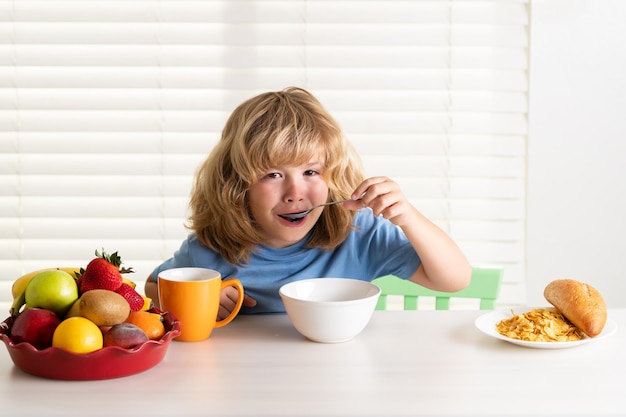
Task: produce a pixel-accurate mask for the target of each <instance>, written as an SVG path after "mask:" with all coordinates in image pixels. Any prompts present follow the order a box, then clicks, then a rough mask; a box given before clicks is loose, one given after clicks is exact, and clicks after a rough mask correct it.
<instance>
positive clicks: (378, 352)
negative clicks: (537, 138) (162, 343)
mask: <svg viewBox="0 0 626 417" xmlns="http://www.w3.org/2000/svg"><path fill="white" fill-rule="evenodd" d="M481 314H485V312H480V311H454V310H453V311H414V312H405V311H377V312H375V313H374V315H373V317H372V320H371V322H370V323H369V325H368V327H367V328H366V329H365V330H364V331H363V332H362V333H361V334H360V335H359V336H357V338H355V339H353V340H352V341H349V342H345V343H339V344H320V343H314V342H310V341H308V340H306V339H304V338H303V337H302V336H300V334H299V333H297V332H296V330H295V329H294V328H293V327H292V326H291V323H290V322H289V320H288V318H287V316H284V315H268V316H240V317H238V318H237V319H236V320H235V321H234V322H232V323H231V324H229V325H227V326H225V327H223V328H221V329H216V330H214V332H213V334H212V335H211V338H210V339H208V340H206V341H203V342H196V343H185V342H172V343H171V344H170V348H169V350H168V352H167V354H166V356H165V358H164V359H163V361H162V362H161V363H160V364H158V365H157V366H155V367H154V368H151V369H149V370H147V371H145V372H142V373H140V374H136V375H132V376H128V377H124V378H117V379H109V380H101V381H55V380H48V379H43V378H39V377H35V376H31V375H28V374H26V373H24V372H22V371H21V370H19V369H18V368H16V367H15V366H14V365H13V363H12V361H11V359H10V356H9V354H8V352H7V351H6V347H5V348H2V350H4V353H0V415H2V416H7V417H8V416H11V417H19V416H64V417H66V416H116V417H117V416H133V417H139V416H170V417H173V416H204V415H206V416H208V415H211V416H321V415H328V416H340V415H341V416H344V415H354V416H396V415H398V416H400V415H437V416H457V415H459V416H460V415H463V416H467V415H476V416H492V415H493V416H508V415H516V416H531V415H532V416H539V415H559V416H579V415H587V416H601V415H612V416H616V415H626V309H614V310H610V311H609V318H610V319H611V320H613V321H614V322H615V323H617V325H618V330H617V332H616V333H615V334H613V335H612V336H610V337H608V338H606V339H604V340H600V341H597V342H593V343H587V344H585V345H581V346H578V347H574V348H570V349H550V350H543V349H530V348H526V347H521V346H516V345H513V344H510V343H507V342H504V341H501V340H496V339H493V338H491V337H489V336H486V335H485V334H483V333H481V332H480V331H479V330H477V329H476V327H475V326H474V320H475V319H476V318H477V317H478V316H479V315H481Z"/></svg>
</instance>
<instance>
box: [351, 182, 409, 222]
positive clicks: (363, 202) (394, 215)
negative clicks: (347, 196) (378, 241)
mask: <svg viewBox="0 0 626 417" xmlns="http://www.w3.org/2000/svg"><path fill="white" fill-rule="evenodd" d="M355 196H361V198H360V199H359V200H354V201H349V202H347V203H344V207H345V208H347V209H350V210H358V209H361V208H363V207H369V208H371V209H372V211H373V212H374V215H375V216H383V217H384V218H386V219H388V220H389V221H391V222H392V223H393V224H395V225H397V226H401V227H402V226H404V225H407V224H410V222H411V219H412V217H413V216H414V215H415V212H416V210H415V208H414V207H413V206H412V205H411V203H409V201H408V200H407V199H406V197H405V195H404V193H403V192H402V190H401V189H400V186H399V185H398V184H397V183H396V182H395V181H393V180H391V179H389V178H387V177H371V178H368V179H366V180H365V181H363V182H362V183H361V184H360V185H359V186H358V187H357V188H356V190H354V193H353V194H352V198H355Z"/></svg>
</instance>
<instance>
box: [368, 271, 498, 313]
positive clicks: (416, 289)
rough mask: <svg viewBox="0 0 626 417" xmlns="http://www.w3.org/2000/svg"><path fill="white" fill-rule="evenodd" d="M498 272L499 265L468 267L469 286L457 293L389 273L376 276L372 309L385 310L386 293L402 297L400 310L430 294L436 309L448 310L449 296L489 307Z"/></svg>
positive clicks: (494, 295) (495, 294) (495, 291)
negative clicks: (377, 290)
mask: <svg viewBox="0 0 626 417" xmlns="http://www.w3.org/2000/svg"><path fill="white" fill-rule="evenodd" d="M502 272H503V268H497V267H472V278H471V280H470V283H469V285H468V286H467V287H465V288H463V289H462V290H461V291H457V292H440V291H433V290H430V289H428V288H425V287H422V286H421V285H418V284H415V283H414V282H412V281H408V280H405V279H401V278H398V277H395V276H393V275H387V276H384V277H380V278H376V279H375V280H373V281H372V282H373V283H374V284H376V285H378V286H379V287H380V289H381V294H380V297H379V298H378V304H377V305H376V310H385V309H387V296H388V295H401V296H404V304H403V307H404V310H417V306H418V299H419V298H420V297H434V298H435V309H436V310H449V309H450V298H473V299H479V300H480V309H481V310H493V309H494V308H495V304H496V299H497V298H498V295H499V294H500V286H501V284H502Z"/></svg>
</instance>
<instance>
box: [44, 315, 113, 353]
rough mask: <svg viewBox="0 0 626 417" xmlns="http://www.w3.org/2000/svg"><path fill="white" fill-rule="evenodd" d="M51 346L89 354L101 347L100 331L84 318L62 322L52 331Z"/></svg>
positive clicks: (71, 318) (74, 318) (73, 318)
mask: <svg viewBox="0 0 626 417" xmlns="http://www.w3.org/2000/svg"><path fill="white" fill-rule="evenodd" d="M52 346H54V347H58V348H61V349H65V350H69V351H70V352H74V353H89V352H93V351H95V350H98V349H101V348H102V346H103V339H102V331H101V330H100V328H99V327H98V326H96V324H95V323H94V322H92V321H91V320H89V319H86V318H84V317H70V318H68V319H65V320H63V321H62V322H61V323H60V324H59V325H58V326H57V328H56V329H55V330H54V335H53V336H52Z"/></svg>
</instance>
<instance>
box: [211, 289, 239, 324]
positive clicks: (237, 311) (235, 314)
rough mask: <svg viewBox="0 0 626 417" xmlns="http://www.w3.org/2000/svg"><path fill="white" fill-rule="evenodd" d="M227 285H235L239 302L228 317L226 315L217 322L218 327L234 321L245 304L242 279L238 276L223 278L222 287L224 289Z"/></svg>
mask: <svg viewBox="0 0 626 417" xmlns="http://www.w3.org/2000/svg"><path fill="white" fill-rule="evenodd" d="M226 287H235V289H236V290H237V303H236V304H235V308H233V311H231V312H230V314H229V315H228V317H225V318H223V319H222V320H220V321H216V322H215V327H216V328H217V327H222V326H226V325H227V324H228V323H230V322H231V321H233V319H234V318H235V317H236V316H237V313H239V310H241V306H242V305H243V285H242V284H241V281H239V280H238V279H237V278H228V279H224V280H222V285H221V287H220V289H221V290H223V289H224V288H226Z"/></svg>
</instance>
